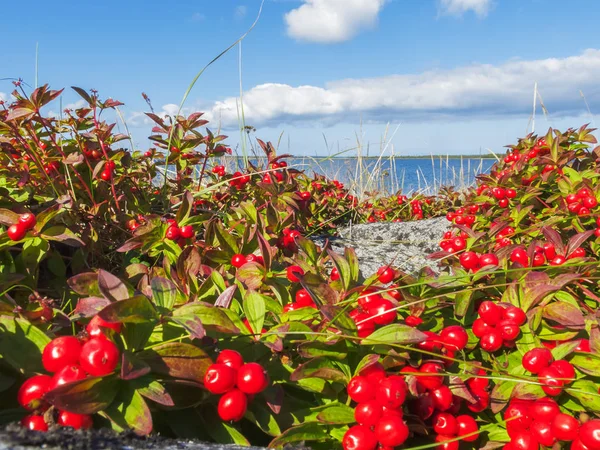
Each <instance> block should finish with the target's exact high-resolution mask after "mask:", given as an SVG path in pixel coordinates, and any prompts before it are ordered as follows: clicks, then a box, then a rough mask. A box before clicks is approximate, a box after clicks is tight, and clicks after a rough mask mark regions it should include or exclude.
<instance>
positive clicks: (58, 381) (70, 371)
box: [48, 364, 86, 391]
mask: <svg viewBox="0 0 600 450" xmlns="http://www.w3.org/2000/svg"><path fill="white" fill-rule="evenodd" d="M84 378H86V374H85V372H84V370H83V369H82V368H81V367H79V365H78V364H69V365H68V366H64V367H63V368H62V369H60V370H59V371H58V372H56V373H55V374H54V376H53V377H52V381H51V382H50V385H49V386H48V390H49V391H51V390H52V389H55V388H57V387H58V386H62V385H63V384H66V383H72V382H73V381H79V380H83V379H84Z"/></svg>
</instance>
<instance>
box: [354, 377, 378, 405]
mask: <svg viewBox="0 0 600 450" xmlns="http://www.w3.org/2000/svg"><path fill="white" fill-rule="evenodd" d="M376 389H377V386H376V385H374V384H373V383H371V381H370V380H369V379H368V378H367V377H366V376H362V375H358V376H355V377H353V378H352V379H351V380H350V383H348V387H347V391H348V396H349V397H350V398H351V399H352V400H354V401H355V402H356V403H364V402H368V401H371V400H373V399H374V398H375V394H376Z"/></svg>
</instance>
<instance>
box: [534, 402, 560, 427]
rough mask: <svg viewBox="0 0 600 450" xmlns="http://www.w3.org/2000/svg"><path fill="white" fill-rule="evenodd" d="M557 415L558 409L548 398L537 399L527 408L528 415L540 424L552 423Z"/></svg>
mask: <svg viewBox="0 0 600 450" xmlns="http://www.w3.org/2000/svg"><path fill="white" fill-rule="evenodd" d="M558 413H560V408H559V407H558V404H557V403H556V401H555V400H554V399H552V398H550V397H543V398H539V399H537V400H536V401H535V402H533V404H532V405H531V406H530V407H529V415H530V416H531V417H534V418H535V420H539V421H541V422H552V420H553V419H554V418H555V417H556V415H557V414H558Z"/></svg>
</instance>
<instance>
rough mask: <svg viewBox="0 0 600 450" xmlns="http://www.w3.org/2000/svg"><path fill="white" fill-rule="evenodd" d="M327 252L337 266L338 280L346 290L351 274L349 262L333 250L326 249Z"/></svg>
mask: <svg viewBox="0 0 600 450" xmlns="http://www.w3.org/2000/svg"><path fill="white" fill-rule="evenodd" d="M327 254H328V255H329V257H330V258H331V260H332V261H333V264H334V265H335V267H337V270H338V273H339V274H340V280H341V281H342V286H343V287H344V290H348V289H349V288H350V283H351V282H352V274H351V273H350V264H348V261H346V259H344V257H343V256H341V255H338V254H337V253H336V252H334V251H333V250H330V249H328V250H327Z"/></svg>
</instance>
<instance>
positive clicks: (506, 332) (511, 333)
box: [496, 320, 521, 341]
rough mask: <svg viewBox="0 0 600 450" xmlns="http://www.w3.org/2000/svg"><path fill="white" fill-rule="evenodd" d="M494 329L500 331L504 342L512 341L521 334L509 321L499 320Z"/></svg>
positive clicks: (515, 325) (517, 327) (516, 326)
mask: <svg viewBox="0 0 600 450" xmlns="http://www.w3.org/2000/svg"><path fill="white" fill-rule="evenodd" d="M496 329H497V330H499V331H500V334H501V335H502V339H504V340H505V341H514V340H515V339H516V338H517V337H518V336H519V333H520V332H521V329H520V328H519V326H518V325H517V324H516V323H514V322H512V321H511V320H501V321H500V322H499V323H498V325H496Z"/></svg>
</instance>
